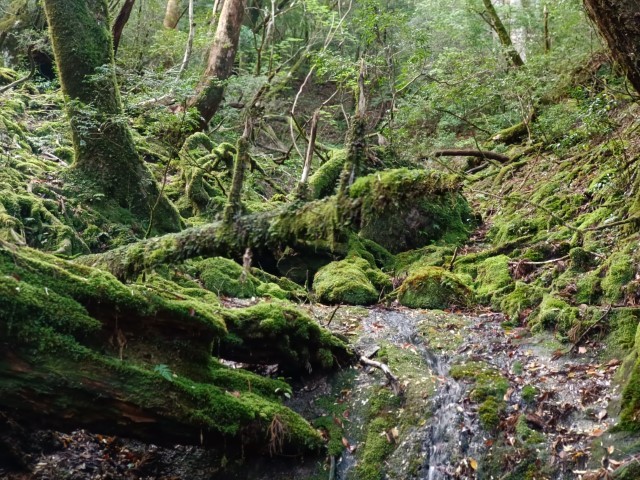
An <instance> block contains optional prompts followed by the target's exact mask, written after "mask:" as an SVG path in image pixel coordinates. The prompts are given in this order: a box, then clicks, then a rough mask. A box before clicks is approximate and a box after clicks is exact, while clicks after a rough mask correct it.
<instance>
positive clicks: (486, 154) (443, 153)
mask: <svg viewBox="0 0 640 480" xmlns="http://www.w3.org/2000/svg"><path fill="white" fill-rule="evenodd" d="M432 155H433V156H434V157H436V158H437V157H478V158H485V159H490V160H497V161H498V162H502V163H508V162H510V161H511V158H509V157H508V156H507V155H503V154H501V153H497V152H491V151H488V150H464V149H463V150H455V149H451V150H436V151H435V152H433V153H432Z"/></svg>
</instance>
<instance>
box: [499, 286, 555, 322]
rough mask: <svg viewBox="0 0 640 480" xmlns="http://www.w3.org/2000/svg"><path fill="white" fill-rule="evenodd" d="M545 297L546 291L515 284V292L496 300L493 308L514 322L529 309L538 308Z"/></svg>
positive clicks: (536, 287)
mask: <svg viewBox="0 0 640 480" xmlns="http://www.w3.org/2000/svg"><path fill="white" fill-rule="evenodd" d="M543 296H544V289H542V288H540V287H538V286H535V285H530V284H527V283H524V282H521V281H517V282H516V283H515V288H514V289H513V291H512V292H511V293H509V294H507V295H506V296H504V297H502V298H501V299H495V298H494V302H493V306H494V307H496V308H498V309H499V310H500V311H502V312H504V314H505V315H507V316H508V317H509V319H511V320H512V321H514V320H517V319H518V318H519V317H520V315H521V314H522V313H523V312H525V311H526V310H527V309H532V308H535V307H537V306H538V305H539V304H540V302H541V301H542V297H543Z"/></svg>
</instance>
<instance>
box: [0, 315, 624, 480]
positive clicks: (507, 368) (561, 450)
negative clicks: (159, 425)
mask: <svg viewBox="0 0 640 480" xmlns="http://www.w3.org/2000/svg"><path fill="white" fill-rule="evenodd" d="M308 308H309V309H310V311H311V313H312V314H313V315H314V316H315V317H316V318H317V319H318V320H319V321H320V322H321V323H323V324H328V327H329V328H331V329H332V330H334V331H335V332H336V333H339V334H341V335H344V336H346V337H348V338H350V339H351V341H352V343H353V344H354V345H355V346H356V348H357V349H358V350H359V352H360V353H361V354H362V355H364V356H365V357H367V358H370V359H372V360H373V361H374V362H380V363H382V364H384V365H387V366H388V367H389V368H390V370H391V372H392V373H393V375H394V376H395V377H397V385H390V382H389V379H388V378H387V376H385V374H384V373H383V372H382V371H381V370H380V369H379V368H374V367H371V366H363V365H357V366H353V367H345V368H344V369H342V370H341V371H339V372H338V373H336V374H335V375H334V376H332V377H329V378H327V377H317V378H313V379H311V380H307V381H306V382H305V383H304V384H302V383H301V384H297V385H295V390H294V395H293V397H292V398H291V400H289V406H290V407H291V408H293V409H294V410H296V411H298V412H300V413H302V414H303V415H304V416H305V417H306V418H307V419H309V420H310V421H311V422H312V423H313V424H314V425H315V427H316V428H317V429H319V430H320V431H321V432H323V435H324V436H325V438H326V441H327V446H328V448H327V450H328V454H327V455H326V456H325V455H321V456H319V457H316V458H288V457H282V456H279V455H277V454H276V455H274V457H273V458H266V459H265V458H254V457H253V456H252V452H245V453H244V459H243V460H242V461H240V462H237V461H230V460H227V459H226V458H224V457H222V458H221V457H219V456H216V455H214V454H213V453H211V452H208V451H206V450H203V449H200V448H197V447H183V446H176V447H175V448H166V447H165V448H160V447H156V446H154V445H149V444H141V443H139V442H135V441H130V440H126V439H120V438H114V437H109V436H102V435H99V434H97V433H89V432H84V431H78V432H73V433H69V434H63V433H59V432H35V433H34V432H19V431H18V430H19V427H18V426H15V425H14V426H12V425H11V424H10V421H9V420H7V419H1V420H3V424H4V425H3V427H4V433H3V435H5V438H6V436H10V435H14V436H15V437H16V438H22V439H25V438H28V439H29V440H28V441H25V440H23V443H24V444H22V445H18V444H16V448H18V447H20V448H21V449H22V451H23V452H27V455H23V457H22V458H23V465H16V464H13V465H9V464H0V478H7V479H13V478H16V479H17V478H36V479H58V478H60V479H62V478H65V479H84V478H92V479H103V478H105V479H106V478H122V479H129V478H132V479H133V478H149V479H150V478H158V479H179V478H180V479H182V478H183V479H196V480H197V479H212V478H225V479H226V478H239V479H240V478H242V479H253V480H260V479H270V480H274V479H283V480H284V479H301V478H305V479H316V478H317V479H320V478H322V479H328V478H333V479H340V480H379V479H407V480H409V479H417V480H427V479H428V480H440V479H475V478H486V479H491V478H496V479H497V478H501V479H514V480H515V479H534V478H535V479H544V478H548V479H573V478H606V475H608V474H610V473H611V472H613V471H614V470H615V469H616V468H617V467H618V466H620V464H621V462H622V460H621V459H620V458H621V457H622V456H624V447H621V445H622V446H623V445H624V439H623V438H620V437H614V436H612V435H611V434H610V433H608V432H607V430H608V428H609V427H610V425H611V424H612V423H613V419H612V418H611V416H610V415H612V411H613V410H614V409H613V408H610V407H611V406H615V402H616V400H617V396H618V389H617V387H616V386H615V384H614V383H613V375H614V374H615V372H616V371H617V369H618V368H619V366H620V361H619V360H618V359H616V358H611V356H610V355H607V354H606V353H607V352H605V351H604V347H603V346H602V344H600V343H598V342H591V343H586V344H581V345H575V346H572V345H566V344H565V345H561V344H559V343H557V342H556V341H555V340H554V339H553V337H552V336H551V335H550V334H544V335H539V336H531V335H530V334H529V333H528V331H527V330H525V329H521V328H513V327H509V326H507V325H505V324H504V321H505V319H504V317H503V316H502V315H501V314H497V313H493V312H474V313H473V314H470V313H467V314H464V313H447V312H441V311H426V310H411V309H406V308H400V307H393V308H383V307H374V308H371V309H365V308H361V307H355V308H354V307H341V308H339V309H338V310H337V311H336V310H335V307H333V308H329V307H322V306H313V307H308ZM394 387H395V388H394ZM5 463H6V462H5ZM20 467H22V468H20ZM25 472H28V473H25Z"/></svg>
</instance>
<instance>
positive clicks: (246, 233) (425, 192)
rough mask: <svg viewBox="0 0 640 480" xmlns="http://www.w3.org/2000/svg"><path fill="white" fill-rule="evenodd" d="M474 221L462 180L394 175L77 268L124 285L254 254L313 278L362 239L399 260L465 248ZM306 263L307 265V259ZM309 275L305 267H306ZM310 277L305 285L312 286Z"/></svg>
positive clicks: (91, 259) (126, 249)
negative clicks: (196, 261)
mask: <svg viewBox="0 0 640 480" xmlns="http://www.w3.org/2000/svg"><path fill="white" fill-rule="evenodd" d="M472 218H473V215H472V213H471V210H470V208H469V206H468V204H467V202H466V200H465V199H464V198H463V197H462V195H461V194H460V179H459V178H458V177H457V176H455V175H446V174H442V173H438V172H430V171H426V170H407V169H398V170H389V171H386V172H380V173H376V174H373V175H369V176H367V177H362V178H360V179H358V180H357V181H356V182H355V183H354V184H353V185H352V186H351V187H350V188H349V189H348V192H347V194H346V195H334V196H332V197H328V198H324V199H322V200H318V201H314V202H309V203H294V204H290V205H287V206H286V207H284V208H281V209H278V210H274V211H271V212H264V213H259V214H253V215H245V216H241V217H238V218H236V219H235V220H234V221H233V222H231V223H227V224H224V223H222V222H215V223H211V224H208V225H204V226H200V227H194V228H190V229H187V230H184V231H182V232H179V233H175V234H169V235H164V236H162V237H156V238H152V239H148V240H144V241H141V242H137V243H133V244H130V245H126V246H123V247H120V248H117V249H114V250H111V251H109V252H106V253H102V254H97V255H86V256H82V257H79V258H77V259H76V260H75V261H76V262H77V263H81V264H83V265H90V266H94V267H98V268H101V269H104V270H107V271H109V272H111V273H112V274H114V275H115V276H116V277H118V278H119V279H121V280H126V279H131V278H135V277H136V276H137V275H139V274H140V273H142V272H145V271H153V269H154V268H155V267H157V266H160V265H166V264H175V263H179V262H182V261H184V260H186V259H189V258H194V257H200V256H224V257H228V258H238V259H239V258H241V257H242V255H243V253H244V251H245V250H246V248H251V250H252V251H253V254H254V261H255V262H256V264H258V263H259V264H261V265H263V267H264V268H265V269H266V270H273V269H276V267H280V268H285V271H281V273H283V274H287V273H288V272H287V270H286V269H287V268H288V267H286V265H287V263H286V262H283V256H284V255H283V252H285V251H289V252H290V253H289V254H290V256H291V257H293V258H296V259H298V260H300V259H301V260H302V261H303V263H304V262H305V261H308V262H310V264H309V265H306V267H307V269H308V270H309V271H311V273H313V272H314V271H315V270H317V269H318V268H319V267H320V266H322V265H324V264H326V263H329V261H331V260H333V259H334V258H335V257H341V256H344V255H346V253H347V252H348V250H349V240H350V238H352V236H353V234H354V233H357V234H359V236H360V237H362V238H366V239H370V240H373V241H375V242H376V243H378V244H380V245H382V246H383V247H385V248H387V249H388V250H390V251H391V252H399V251H406V250H410V249H414V248H419V247H422V246H424V245H428V244H430V243H432V242H434V241H436V240H438V239H440V238H447V239H448V241H449V242H450V243H456V242H461V241H464V240H465V239H466V238H467V236H468V231H469V229H470V227H471V224H470V222H472V220H471V219H472ZM305 257H306V258H305ZM302 268H303V269H304V267H302ZM308 273H309V272H308V271H304V272H302V275H301V276H300V277H299V278H298V279H299V280H301V281H302V283H304V280H305V278H306V276H307V274H308Z"/></svg>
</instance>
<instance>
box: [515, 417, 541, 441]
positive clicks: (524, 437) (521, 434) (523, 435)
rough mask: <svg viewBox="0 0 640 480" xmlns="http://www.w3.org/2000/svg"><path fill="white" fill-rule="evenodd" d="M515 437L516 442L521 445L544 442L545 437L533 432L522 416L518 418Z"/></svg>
mask: <svg viewBox="0 0 640 480" xmlns="http://www.w3.org/2000/svg"><path fill="white" fill-rule="evenodd" d="M516 435H517V436H518V440H520V441H521V442H523V443H528V444H534V445H535V444H538V443H542V442H544V441H545V436H544V435H543V434H542V433H540V432H537V431H535V430H533V429H532V428H530V427H529V425H527V420H526V417H525V416H524V415H520V416H519V417H518V422H517V423H516Z"/></svg>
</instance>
